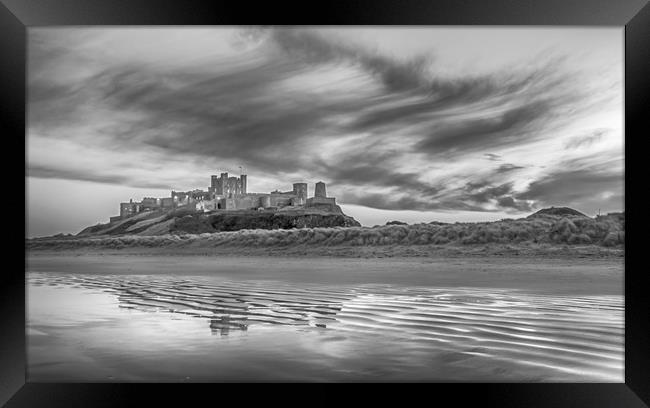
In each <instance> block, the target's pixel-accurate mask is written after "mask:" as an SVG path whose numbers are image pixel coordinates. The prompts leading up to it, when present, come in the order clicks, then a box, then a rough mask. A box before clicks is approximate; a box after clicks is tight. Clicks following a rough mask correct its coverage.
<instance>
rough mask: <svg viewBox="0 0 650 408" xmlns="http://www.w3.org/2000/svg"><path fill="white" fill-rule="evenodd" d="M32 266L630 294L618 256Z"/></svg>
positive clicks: (207, 258)
mask: <svg viewBox="0 0 650 408" xmlns="http://www.w3.org/2000/svg"><path fill="white" fill-rule="evenodd" d="M27 271H28V272H54V273H61V272H63V273H83V274H133V275H158V274H163V275H179V276H191V275H199V276H215V277H222V278H233V279H245V280H252V279H254V280H258V279H261V280H265V279H268V280H281V281H284V282H288V283H291V282H294V283H316V284H318V283H321V284H334V285H336V284H341V285H344V284H366V283H375V284H391V285H400V286H435V287H479V288H490V287H494V288H511V289H520V290H524V291H526V292H529V291H530V292H535V293H549V294H588V295H622V294H623V293H624V261H623V259H622V258H614V257H604V258H593V257H574V258H571V257H559V258H550V257H536V256H530V257H526V256H499V257H495V256H480V255H472V256H469V257H459V256H453V257H435V258H426V257H392V258H347V257H326V256H318V257H309V256H292V257H279V256H263V255H256V256H228V255H187V254H185V255H178V254H176V255H161V254H159V253H151V254H146V253H145V254H142V253H128V252H126V253H113V254H110V253H109V254H106V253H92V252H87V253H73V252H57V253H55V252H48V251H35V252H31V253H28V256H27Z"/></svg>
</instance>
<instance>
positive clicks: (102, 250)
mask: <svg viewBox="0 0 650 408" xmlns="http://www.w3.org/2000/svg"><path fill="white" fill-rule="evenodd" d="M25 253H26V256H69V255H116V256H163V257H164V256H190V257H191V256H208V257H209V256H214V257H223V256H236V257H281V258H282V257H290V258H305V257H307V258H363V259H391V258H398V259H402V258H404V259H409V258H416V259H423V258H424V259H426V258H430V259H444V258H472V259H475V258H480V259H483V258H488V259H489V258H496V259H503V258H515V259H543V260H551V259H569V260H571V259H581V260H589V259H611V260H621V261H623V260H624V256H625V250H624V249H622V248H605V247H601V246H595V245H589V246H557V245H552V246H551V245H549V246H541V245H530V246H524V245H483V246H481V245H477V246H469V245H467V246H440V245H439V246H430V245H407V246H399V245H392V246H312V245H310V246H306V245H304V246H303V245H296V246H291V247H287V246H280V247H273V246H267V247H264V246H262V247H242V246H229V245H220V246H203V245H192V244H181V245H168V246H159V247H146V246H130V247H117V248H116V247H103V246H79V247H73V248H28V247H26V248H25Z"/></svg>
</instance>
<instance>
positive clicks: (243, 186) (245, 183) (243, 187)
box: [240, 174, 248, 194]
mask: <svg viewBox="0 0 650 408" xmlns="http://www.w3.org/2000/svg"><path fill="white" fill-rule="evenodd" d="M240 178H241V193H242V194H246V188H247V186H248V179H247V178H246V175H245V174H242V175H241V176H240Z"/></svg>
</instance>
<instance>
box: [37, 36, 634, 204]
mask: <svg viewBox="0 0 650 408" xmlns="http://www.w3.org/2000/svg"><path fill="white" fill-rule="evenodd" d="M70 30H71V31H65V30H64V31H56V30H54V31H48V30H47V29H39V30H35V31H31V32H30V37H29V38H30V67H31V69H30V73H29V88H28V98H29V117H28V126H29V133H30V139H29V140H28V149H29V150H30V152H31V153H30V155H29V157H28V172H29V173H28V174H29V175H31V176H33V177H45V178H54V177H56V178H65V179H71V180H89V181H95V182H105V183H114V184H124V185H130V186H138V187H152V188H153V187H155V188H161V187H163V186H169V185H170V184H173V185H177V186H178V185H182V184H183V183H188V184H189V183H197V182H200V180H198V179H199V178H200V177H199V176H197V174H196V173H197V172H201V171H205V172H217V171H218V170H222V169H223V170H228V169H230V170H235V169H236V166H239V165H243V166H244V167H246V168H247V169H248V171H249V173H250V174H251V176H252V178H254V177H259V178H260V179H261V178H264V179H272V180H275V181H277V182H278V183H280V182H284V181H286V180H289V179H291V180H296V179H306V180H308V181H314V180H311V178H318V179H323V180H324V181H327V182H328V183H331V185H332V186H335V190H334V191H336V192H337V193H336V194H337V195H338V196H339V198H340V200H342V202H344V203H349V204H358V205H364V206H368V207H373V208H379V209H393V210H407V209H410V210H419V211H427V210H459V211H460V210H468V211H512V212H522V211H529V210H530V209H532V208H535V207H536V206H539V205H544V204H546V203H555V202H562V201H563V200H564V201H567V202H572V203H576V204H580V205H582V204H584V203H587V204H589V205H592V204H593V196H594V195H593V191H594V189H596V188H598V189H600V190H603V191H607V192H610V193H611V194H609V195H608V197H610V198H611V197H616V196H620V195H621V194H622V191H621V190H622V187H621V185H620V184H617V183H620V177H619V178H618V179H617V178H616V176H617V175H620V173H612V174H600V173H599V174H600V175H599V177H590V176H589V175H588V174H587V173H585V172H586V170H584V169H573V170H571V169H568V168H566V167H565V168H563V167H562V166H565V164H563V163H562V162H561V160H558V159H557V158H555V159H553V160H551V159H546V157H553V154H552V151H551V149H553V147H552V146H553V143H547V145H548V146H551V147H544V148H542V149H541V150H540V147H539V146H540V143H541V144H543V143H544V142H545V141H546V140H551V139H552V140H556V139H555V138H558V139H557V140H560V139H559V137H560V136H559V135H561V134H562V129H563V127H566V126H568V125H571V124H572V123H574V122H575V121H577V120H578V119H579V118H582V117H584V115H585V114H589V113H590V112H591V110H594V112H595V111H596V110H595V109H596V108H597V107H598V106H599V105H598V103H597V102H595V101H594V100H593V98H592V97H591V96H590V95H593V94H594V93H593V91H594V87H595V86H596V85H594V84H595V82H593V81H591V80H590V79H589V78H588V77H586V76H584V75H583V72H582V71H581V68H580V67H576V66H574V65H572V64H573V63H572V62H571V60H570V59H569V58H568V57H566V56H562V55H560V56H558V55H548V56H547V58H545V59H541V60H540V59H539V55H534V56H528V57H527V58H526V59H522V61H521V63H519V64H515V65H513V66H511V67H510V68H509V69H508V70H500V71H486V70H477V71H476V73H474V74H472V75H458V76H453V75H449V74H440V72H441V70H440V69H438V68H439V67H442V66H444V65H445V63H446V61H445V60H444V59H441V57H440V55H438V54H437V53H436V49H434V48H430V49H426V51H423V52H421V51H417V52H416V51H413V52H409V53H402V54H399V56H398V55H392V54H389V53H386V52H385V51H382V50H380V49H379V48H377V47H373V46H372V45H371V44H368V43H367V42H366V43H364V42H363V41H356V39H355V38H350V37H346V36H345V30H338V31H340V32H339V33H338V34H337V33H333V32H326V31H324V30H317V29H308V28H251V29H242V30H236V31H234V33H231V34H229V36H228V38H226V39H224V40H223V41H222V42H223V44H221V45H219V47H220V48H219V50H218V51H219V52H218V53H217V52H216V51H215V53H214V54H211V53H209V52H207V51H206V53H205V55H202V56H201V58H199V57H197V59H196V60H188V61H187V62H184V61H182V60H181V61H178V60H175V59H170V58H168V59H165V58H157V59H153V58H152V57H150V56H148V55H142V56H139V55H138V54H137V53H130V54H128V58H126V57H125V58H118V57H116V56H113V55H111V53H107V52H104V51H102V50H100V47H99V45H100V44H104V43H103V42H102V41H104V39H105V38H110V37H111V36H112V35H113V34H112V33H113V32H114V31H111V29H107V30H106V31H103V32H102V31H99V32H97V31H95V32H93V34H92V35H91V34H88V33H87V32H85V31H84V30H83V29H77V30H78V31H77V32H78V33H79V35H78V36H76V35H74V32H75V31H74V29H70ZM378 30H379V29H378ZM61 33H65V35H62V34H61ZM71 33H72V34H71ZM206 35H212V36H217V37H218V36H220V32H219V30H218V29H217V30H212V31H206ZM147 38H149V37H147ZM134 41H137V37H134ZM156 44H157V45H158V46H160V47H163V46H164V43H160V44H158V43H156ZM210 44H212V43H210ZM125 46H126V45H125ZM422 49H425V48H424V47H422ZM396 51H398V50H396ZM163 52H164V55H173V52H172V51H169V50H162V49H157V48H155V47H153V46H152V48H151V54H152V55H153V54H156V53H163ZM179 52H180V51H179ZM533 57H534V58H533ZM148 58H149V59H148ZM153 61H155V63H154V62H153ZM608 89H609V88H608ZM608 92H612V91H611V89H610V90H609V91H608ZM583 132H584V131H576V132H575V133H572V134H578V136H575V137H573V138H570V139H568V140H567V139H562V140H563V141H562V142H561V143H562V144H561V146H563V147H564V148H565V149H566V150H567V151H574V153H570V152H569V153H566V152H565V153H564V154H574V155H579V154H580V150H581V149H582V148H585V147H588V146H591V145H594V144H596V143H598V142H599V141H602V140H605V139H608V140H609V139H612V138H616V137H617V131H616V130H613V129H610V128H605V127H603V128H596V129H595V130H590V133H583ZM556 135H558V136H556ZM43 140H65V141H66V142H70V143H74V144H76V145H78V146H81V147H83V149H80V151H84V152H85V151H95V152H97V155H98V156H100V155H102V154H106V157H111V158H112V157H115V156H121V157H123V162H121V163H120V164H119V165H117V164H116V163H114V162H113V163H111V160H104V161H102V160H96V161H95V163H96V165H95V166H94V167H92V168H89V167H88V160H80V159H79V158H78V157H75V155H74V154H73V153H67V152H59V154H58V155H57V154H56V152H53V153H55V154H54V155H51V157H46V156H47V155H46V154H45V153H44V148H41V149H38V146H31V147H30V143H29V142H30V141H31V143H32V144H33V143H41V142H42V141H43ZM555 149H557V148H555ZM71 151H72V150H71ZM486 151H488V152H489V153H483V152H486ZM481 154H482V155H481ZM556 156H557V155H556ZM477 157H478V159H477ZM576 157H577V156H576ZM610 157H611V156H610ZM573 158H575V157H573ZM485 159H486V160H488V161H494V162H502V161H504V160H507V161H508V163H504V164H501V165H500V166H498V167H488V166H486V164H487V162H486V161H485ZM567 159H572V157H568V158H567ZM588 161H589V160H588ZM513 163H525V165H522V164H513ZM531 163H532V164H534V165H531ZM590 164H593V163H591V162H590ZM493 166H496V164H494V165H493ZM541 166H544V167H545V169H544V173H541V172H540V170H539V169H540V167H541ZM143 167H146V168H147V169H146V171H145V170H143ZM228 167H230V168H228ZM172 168H173V169H174V170H173V171H172V170H170V169H172ZM201 176H202V177H205V180H206V182H205V184H206V185H207V180H208V176H209V174H202V175H201ZM468 178H469V179H470V180H467V179H468ZM197 180H198V181H197ZM522 180H527V181H528V182H527V183H523V182H522ZM567 180H569V181H567ZM616 180H618V181H616ZM190 187H192V186H188V188H190ZM330 191H332V189H331V188H330ZM611 199H612V200H614V198H611ZM590 200H591V201H590ZM585 205H586V204H585Z"/></svg>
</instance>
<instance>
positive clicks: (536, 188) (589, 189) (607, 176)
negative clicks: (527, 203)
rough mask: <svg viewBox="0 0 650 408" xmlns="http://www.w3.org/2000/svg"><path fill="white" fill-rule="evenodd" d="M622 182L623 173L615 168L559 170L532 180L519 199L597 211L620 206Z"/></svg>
mask: <svg viewBox="0 0 650 408" xmlns="http://www.w3.org/2000/svg"><path fill="white" fill-rule="evenodd" d="M623 183H624V179H623V176H622V174H620V173H618V172H615V171H606V170H602V169H597V168H594V169H577V170H573V169H569V170H565V171H563V170H558V171H555V172H553V173H550V174H547V175H546V176H544V177H542V178H541V179H538V180H536V181H534V182H532V183H530V185H529V186H528V189H527V190H526V191H524V192H522V193H520V194H516V198H517V199H520V200H534V201H536V202H537V203H538V206H544V207H547V206H552V205H555V206H571V207H573V208H576V209H577V210H579V211H582V212H584V213H594V212H595V211H597V209H598V208H603V209H605V208H608V209H617V208H618V209H620V208H621V204H622V203H621V201H620V200H621V198H622V189H623ZM605 194H607V195H605Z"/></svg>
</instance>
